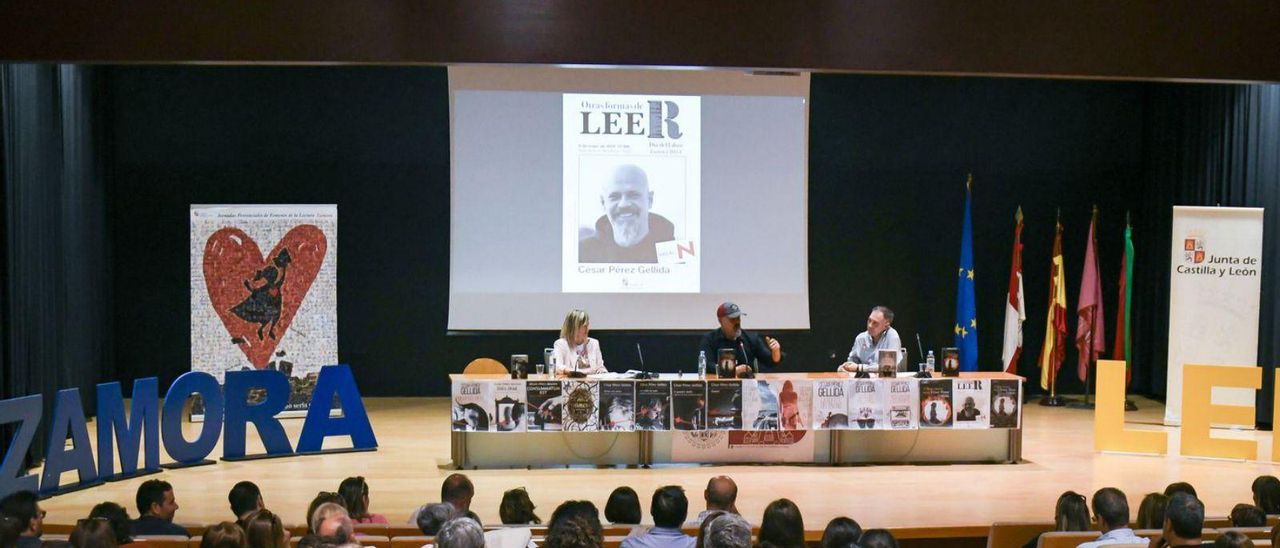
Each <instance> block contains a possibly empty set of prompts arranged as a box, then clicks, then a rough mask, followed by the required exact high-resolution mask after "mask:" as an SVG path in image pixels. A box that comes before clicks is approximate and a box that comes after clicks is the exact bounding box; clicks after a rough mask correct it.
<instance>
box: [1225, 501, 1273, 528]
mask: <svg viewBox="0 0 1280 548" xmlns="http://www.w3.org/2000/svg"><path fill="white" fill-rule="evenodd" d="M1227 519H1228V520H1230V521H1231V526H1232V527H1266V526H1267V515H1266V514H1265V513H1263V512H1262V509H1261V508H1258V507H1257V506H1254V505H1252V504H1244V503H1240V504H1237V505H1235V507H1234V508H1232V509H1231V515H1229V516H1227Z"/></svg>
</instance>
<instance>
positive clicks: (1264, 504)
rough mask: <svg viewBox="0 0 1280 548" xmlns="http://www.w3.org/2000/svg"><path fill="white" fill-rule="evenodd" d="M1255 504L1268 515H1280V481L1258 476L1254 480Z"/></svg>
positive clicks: (1271, 477)
mask: <svg viewBox="0 0 1280 548" xmlns="http://www.w3.org/2000/svg"><path fill="white" fill-rule="evenodd" d="M1252 489H1253V504H1254V505H1256V506H1257V507H1259V508H1261V509H1262V511H1263V513H1266V514H1280V479H1276V477H1275V476H1258V477H1257V479H1255V480H1253V487H1252Z"/></svg>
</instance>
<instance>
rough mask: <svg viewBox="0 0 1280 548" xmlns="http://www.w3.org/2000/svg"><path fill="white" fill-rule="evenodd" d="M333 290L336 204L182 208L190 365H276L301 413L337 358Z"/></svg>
mask: <svg viewBox="0 0 1280 548" xmlns="http://www.w3.org/2000/svg"><path fill="white" fill-rule="evenodd" d="M337 288H338V206H336V205H229V206H206V205H193V206H191V370H192V371H203V372H206V373H209V374H211V375H213V376H214V377H216V378H217V379H218V381H219V382H221V381H222V379H223V374H224V373H225V372H227V371H230V370H240V369H272V370H276V371H280V372H282V373H284V374H285V376H286V377H288V378H289V386H290V391H291V393H290V396H289V405H288V406H287V407H285V413H286V414H292V413H305V411H306V408H307V406H308V405H309V404H310V401H311V391H312V390H313V389H314V388H315V384H316V379H317V378H318V376H319V374H320V368H321V367H323V366H326V365H334V364H337V363H338V289H337ZM193 414H196V415H202V414H203V410H202V408H197V409H195V410H194V411H193Z"/></svg>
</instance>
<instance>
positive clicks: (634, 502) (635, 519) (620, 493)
mask: <svg viewBox="0 0 1280 548" xmlns="http://www.w3.org/2000/svg"><path fill="white" fill-rule="evenodd" d="M604 519H605V520H606V521H608V522H609V523H610V524H612V525H639V524H640V495H637V494H636V490H635V489H632V488H630V487H625V486H624V487H619V488H617V489H614V490H613V492H612V493H609V501H608V502H606V503H605V504H604Z"/></svg>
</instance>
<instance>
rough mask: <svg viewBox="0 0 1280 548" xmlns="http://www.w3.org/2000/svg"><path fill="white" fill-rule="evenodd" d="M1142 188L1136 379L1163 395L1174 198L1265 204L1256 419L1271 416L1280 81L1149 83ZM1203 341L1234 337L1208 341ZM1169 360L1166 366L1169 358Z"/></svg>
mask: <svg viewBox="0 0 1280 548" xmlns="http://www.w3.org/2000/svg"><path fill="white" fill-rule="evenodd" d="M1148 105H1149V108H1148V109H1147V116H1146V118H1147V119H1146V122H1145V128H1146V130H1145V131H1146V135H1145V141H1146V147H1145V157H1146V159H1145V162H1144V164H1145V168H1144V173H1145V178H1144V182H1143V184H1144V192H1143V194H1144V196H1145V199H1144V200H1143V201H1142V202H1141V209H1142V211H1141V213H1140V214H1135V219H1134V224H1135V226H1134V233H1135V234H1134V240H1135V241H1134V245H1135V246H1137V247H1138V248H1139V249H1140V251H1139V265H1140V266H1137V267H1135V276H1134V277H1135V280H1134V286H1135V288H1136V289H1137V290H1136V291H1135V293H1134V306H1133V308H1134V318H1133V322H1134V326H1133V337H1134V341H1133V347H1134V354H1135V356H1134V362H1135V364H1136V365H1137V367H1136V368H1135V383H1136V382H1137V378H1138V377H1139V376H1144V377H1148V376H1149V377H1148V378H1145V379H1144V382H1143V384H1144V385H1147V386H1149V388H1150V391H1151V392H1152V393H1154V394H1157V395H1166V394H1165V391H1166V386H1165V383H1166V379H1167V375H1166V373H1167V367H1166V366H1165V364H1166V363H1167V360H1168V331H1169V267H1170V265H1169V245H1170V240H1169V238H1170V237H1171V235H1170V231H1171V229H1172V222H1173V214H1172V206H1174V205H1198V206H1224V207H1228V206H1230V207H1263V208H1266V210H1267V217H1268V219H1267V221H1266V224H1265V228H1264V232H1263V250H1262V263H1263V269H1262V295H1261V310H1260V312H1259V325H1258V365H1259V366H1260V367H1261V368H1262V370H1263V375H1262V385H1263V389H1262V390H1261V391H1260V392H1259V393H1258V400H1257V421H1258V423H1259V424H1261V425H1264V426H1265V425H1270V424H1271V402H1272V398H1273V394H1274V386H1272V384H1273V381H1272V375H1274V369H1275V364H1276V360H1277V358H1280V347H1278V345H1277V344H1276V343H1277V338H1280V321H1278V320H1280V306H1277V303H1276V298H1277V297H1280V293H1277V283H1280V274H1278V273H1280V265H1278V264H1277V261H1280V224H1277V221H1276V219H1275V215H1277V213H1280V85H1153V86H1152V87H1151V88H1150V91H1149V94H1148ZM1205 344H1230V341H1225V342H1223V341H1214V342H1212V343H1210V342H1209V341H1206V343H1205ZM1173 365H1174V364H1169V366H1173Z"/></svg>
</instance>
